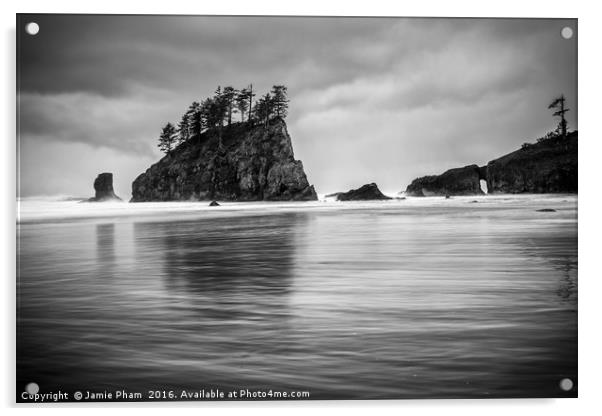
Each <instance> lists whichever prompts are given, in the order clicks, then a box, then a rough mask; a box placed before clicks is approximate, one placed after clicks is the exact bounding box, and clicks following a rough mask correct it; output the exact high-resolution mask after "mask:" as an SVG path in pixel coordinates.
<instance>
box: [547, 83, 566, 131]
mask: <svg viewBox="0 0 602 416" xmlns="http://www.w3.org/2000/svg"><path fill="white" fill-rule="evenodd" d="M565 100H566V99H565V98H564V94H563V95H561V96H560V97H557V98H554V101H552V102H551V103H550V105H549V106H548V108H554V109H558V110H557V111H556V112H554V117H560V123H559V124H558V129H559V130H560V134H561V135H562V137H563V138H566V126H567V123H566V118H565V117H564V113H566V112H567V111H569V109H568V108H565V106H564V102H565Z"/></svg>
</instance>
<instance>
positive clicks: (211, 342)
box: [17, 195, 577, 399]
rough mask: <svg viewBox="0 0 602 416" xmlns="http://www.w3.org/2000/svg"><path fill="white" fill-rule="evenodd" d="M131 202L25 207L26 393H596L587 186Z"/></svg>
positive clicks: (21, 248) (22, 348)
mask: <svg viewBox="0 0 602 416" xmlns="http://www.w3.org/2000/svg"><path fill="white" fill-rule="evenodd" d="M472 200H478V202H477V203H472V202H471V201H472ZM32 204H33V203H32ZM46 204H50V202H46ZM126 205H127V206H132V205H134V208H132V209H136V210H138V211H136V215H133V214H132V215H112V216H108V215H103V214H102V213H100V214H99V213H98V212H96V211H94V213H93V214H90V215H84V214H85V213H84V214H81V212H79V211H78V214H77V215H72V213H71V214H70V215H67V216H65V215H63V216H62V217H61V216H60V215H58V214H57V215H49V214H48V212H50V211H49V210H48V209H47V208H44V209H42V210H40V209H39V205H38V206H37V207H38V208H36V206H34V205H28V206H24V207H22V214H23V215H22V221H21V223H20V224H19V226H18V236H19V244H18V262H19V263H18V267H19V268H18V272H19V276H18V282H17V283H18V288H17V290H18V322H17V342H18V345H17V355H18V357H17V393H18V394H19V392H20V391H22V389H23V387H24V386H25V385H26V384H27V383H29V382H36V383H38V384H39V385H40V388H41V392H45V391H57V390H58V389H63V390H86V389H96V390H102V389H105V388H107V389H121V388H127V389H131V390H139V391H141V392H145V391H146V390H149V389H170V388H187V389H203V388H205V389H209V388H217V387H220V388H223V389H240V388H248V389H268V388H272V389H276V390H306V391H309V392H310V394H311V396H310V398H314V399H319V398H322V399H324V398H431V397H562V396H569V397H574V396H575V395H576V389H574V390H573V391H571V392H563V391H562V390H561V389H560V388H559V381H560V380H561V379H563V378H566V377H568V378H571V379H572V380H573V381H574V382H575V384H577V201H576V197H575V196H565V195H561V196H537V197H535V196H529V197H526V196H503V197H502V196H499V197H490V196H487V197H478V198H473V197H470V198H452V199H451V200H445V199H442V198H423V199H418V200H410V199H408V200H406V201H387V202H374V203H359V204H358V203H353V202H350V203H319V202H317V203H309V204H303V203H301V204H256V205H253V204H247V205H245V204H238V205H236V204H234V205H233V206H230V205H228V204H226V206H224V207H219V208H218V210H221V211H216V210H213V211H208V210H207V209H205V206H206V204H197V205H194V204H189V205H180V206H178V205H173V207H174V208H173V209H172V210H170V211H169V213H167V214H166V213H165V211H160V210H154V208H153V209H152V210H151V208H150V206H148V207H149V208H148V209H149V210H151V211H152V215H150V214H149V215H142V214H141V212H142V211H144V210H145V209H146V208H145V207H147V206H145V205H137V204H124V206H126ZM201 205H202V207H201ZM165 206H170V207H171V205H164V207H165ZM184 206H185V207H188V208H190V209H188V208H187V209H180V208H178V207H184ZM82 207H83V208H81V207H80V206H78V208H77V209H78V210H98V207H99V206H98V205H94V206H92V205H87V206H86V205H82ZM222 208H224V209H223V210H222ZM540 208H553V209H555V210H556V212H537V211H536V210H537V209H540ZM36 209H37V211H36ZM61 209H63V208H61ZM61 209H58V208H57V212H59V211H60V210H61ZM111 209H112V208H111ZM115 209H121V208H115ZM128 209H129V208H128ZM41 212H43V213H44V214H43V215H42V214H41ZM36 213H37V214H36ZM38 214H39V215H38ZM80 214H81V215H80Z"/></svg>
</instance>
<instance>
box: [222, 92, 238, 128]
mask: <svg viewBox="0 0 602 416" xmlns="http://www.w3.org/2000/svg"><path fill="white" fill-rule="evenodd" d="M237 93H238V91H236V90H235V89H234V87H230V86H228V87H225V88H224V91H223V92H222V100H223V103H224V110H225V111H224V112H225V113H226V115H227V118H228V126H229V125H230V124H232V113H233V112H234V105H235V99H236V95H237Z"/></svg>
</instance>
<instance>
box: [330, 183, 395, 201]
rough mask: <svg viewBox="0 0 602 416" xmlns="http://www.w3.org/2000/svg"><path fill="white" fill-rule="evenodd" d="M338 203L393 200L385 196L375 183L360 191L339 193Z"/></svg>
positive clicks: (337, 194) (353, 190) (363, 187)
mask: <svg viewBox="0 0 602 416" xmlns="http://www.w3.org/2000/svg"><path fill="white" fill-rule="evenodd" d="M333 195H336V196H337V201H369V200H385V199H392V198H390V197H388V196H386V195H384V194H383V193H382V192H381V191H380V190H379V189H378V186H376V184H375V183H370V184H367V185H364V186H362V187H361V188H359V189H352V190H350V191H349V192H337V193H336V194H333Z"/></svg>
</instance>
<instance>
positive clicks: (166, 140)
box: [158, 123, 177, 154]
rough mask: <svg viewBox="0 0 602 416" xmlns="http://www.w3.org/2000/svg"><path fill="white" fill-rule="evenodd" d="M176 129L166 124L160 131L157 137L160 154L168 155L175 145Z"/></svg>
mask: <svg viewBox="0 0 602 416" xmlns="http://www.w3.org/2000/svg"><path fill="white" fill-rule="evenodd" d="M176 133H177V132H176V128H175V127H174V125H173V124H171V123H167V124H166V125H165V127H163V129H162V130H161V135H160V136H159V144H158V146H159V149H161V151H162V152H165V153H167V154H169V153H170V152H171V150H172V148H173V147H174V145H175V143H176Z"/></svg>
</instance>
